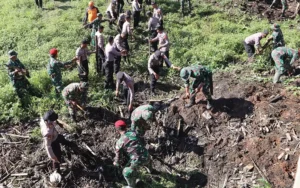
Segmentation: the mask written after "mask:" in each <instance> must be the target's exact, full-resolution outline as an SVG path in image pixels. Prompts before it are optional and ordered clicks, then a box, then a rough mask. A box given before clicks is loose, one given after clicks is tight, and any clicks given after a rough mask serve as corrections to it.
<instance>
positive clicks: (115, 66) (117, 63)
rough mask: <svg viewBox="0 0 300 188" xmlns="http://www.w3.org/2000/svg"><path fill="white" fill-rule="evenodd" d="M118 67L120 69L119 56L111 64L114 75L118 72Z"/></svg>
mask: <svg viewBox="0 0 300 188" xmlns="http://www.w3.org/2000/svg"><path fill="white" fill-rule="evenodd" d="M120 67H121V56H117V57H116V58H115V60H114V64H113V70H114V73H115V74H117V73H118V72H119V71H120Z"/></svg>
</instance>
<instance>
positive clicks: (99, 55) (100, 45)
mask: <svg viewBox="0 0 300 188" xmlns="http://www.w3.org/2000/svg"><path fill="white" fill-rule="evenodd" d="M103 30H104V27H103V26H102V25H101V26H99V29H98V31H97V32H96V34H95V41H96V44H97V45H96V65H97V66H96V70H97V73H98V74H100V73H101V70H102V64H103V63H104V62H105V55H104V51H105V48H104V36H103V34H102V33H103Z"/></svg>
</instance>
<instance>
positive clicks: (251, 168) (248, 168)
mask: <svg viewBox="0 0 300 188" xmlns="http://www.w3.org/2000/svg"><path fill="white" fill-rule="evenodd" d="M253 169H254V166H253V165H252V164H248V165H247V166H245V167H244V171H245V172H252V171H253Z"/></svg>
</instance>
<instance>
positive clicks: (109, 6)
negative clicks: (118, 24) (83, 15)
mask: <svg viewBox="0 0 300 188" xmlns="http://www.w3.org/2000/svg"><path fill="white" fill-rule="evenodd" d="M108 12H109V13H110V16H111V17H112V18H115V16H114V12H115V11H114V8H113V6H112V3H110V4H109V5H108V7H107V9H106V13H108ZM115 19H116V18H115Z"/></svg>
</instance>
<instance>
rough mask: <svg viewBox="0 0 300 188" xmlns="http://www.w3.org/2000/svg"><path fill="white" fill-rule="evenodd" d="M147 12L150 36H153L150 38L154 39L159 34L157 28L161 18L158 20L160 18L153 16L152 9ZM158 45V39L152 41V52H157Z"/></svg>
mask: <svg viewBox="0 0 300 188" xmlns="http://www.w3.org/2000/svg"><path fill="white" fill-rule="evenodd" d="M146 14H147V16H148V18H149V21H148V31H149V33H150V36H151V37H150V40H152V39H154V38H156V36H157V31H156V29H157V28H158V27H159V20H158V18H156V17H154V16H152V13H151V12H150V11H148V12H147V13H146ZM157 45H158V42H157V41H154V42H151V49H150V52H155V51H156V50H157Z"/></svg>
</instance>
